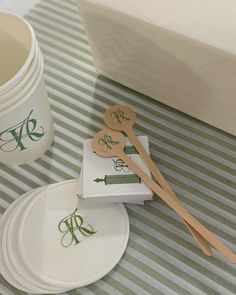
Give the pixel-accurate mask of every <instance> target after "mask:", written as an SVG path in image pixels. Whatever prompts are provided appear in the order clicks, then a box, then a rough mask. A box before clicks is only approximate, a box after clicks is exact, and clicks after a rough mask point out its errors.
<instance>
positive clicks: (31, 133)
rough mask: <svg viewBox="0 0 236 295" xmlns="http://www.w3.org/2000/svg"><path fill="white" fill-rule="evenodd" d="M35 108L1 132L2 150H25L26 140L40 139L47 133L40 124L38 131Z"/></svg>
mask: <svg viewBox="0 0 236 295" xmlns="http://www.w3.org/2000/svg"><path fill="white" fill-rule="evenodd" d="M32 113H33V110H31V111H30V113H29V115H28V116H27V117H26V118H25V119H24V120H23V121H21V122H19V123H17V124H16V125H14V126H12V127H10V128H8V129H6V130H4V131H2V132H1V133H0V150H1V151H2V152H14V151H16V150H19V151H23V150H25V149H27V148H28V147H27V146H26V144H25V142H24V140H25V139H29V140H31V141H38V140H40V138H41V137H42V136H43V135H44V134H45V133H46V131H45V130H44V128H43V126H39V128H38V129H39V130H38V131H36V128H37V121H36V119H33V118H32V116H31V115H32Z"/></svg>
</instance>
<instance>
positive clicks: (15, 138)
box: [0, 12, 54, 165]
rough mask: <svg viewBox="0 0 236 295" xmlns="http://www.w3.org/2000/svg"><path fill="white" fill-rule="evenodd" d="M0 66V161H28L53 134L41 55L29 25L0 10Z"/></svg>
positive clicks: (42, 148)
mask: <svg viewBox="0 0 236 295" xmlns="http://www.w3.org/2000/svg"><path fill="white" fill-rule="evenodd" d="M0 69H1V71H0V162H2V163H4V164H6V165H22V164H26V163H30V162H32V161H34V160H35V159H37V158H38V157H40V156H41V155H42V154H44V153H45V152H46V150H47V149H48V148H49V146H50V145H51V143H52V140H53V135H54V129H53V123H52V116H51V112H50V105H49V101H48V97H47V94H46V89H45V85H44V79H43V57H42V54H41V52H40V48H39V45H38V42H37V40H36V36H35V33H34V31H33V29H32V27H31V26H30V24H29V23H27V22H26V21H25V20H24V19H23V18H21V17H18V16H16V15H13V14H9V13H6V12H0Z"/></svg>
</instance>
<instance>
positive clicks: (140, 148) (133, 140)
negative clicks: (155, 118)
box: [125, 128, 212, 256]
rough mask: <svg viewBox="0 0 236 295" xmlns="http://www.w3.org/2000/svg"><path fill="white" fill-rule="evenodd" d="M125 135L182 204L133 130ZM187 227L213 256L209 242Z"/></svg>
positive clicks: (127, 130)
mask: <svg viewBox="0 0 236 295" xmlns="http://www.w3.org/2000/svg"><path fill="white" fill-rule="evenodd" d="M125 133H126V134H127V136H128V138H129V139H130V141H131V143H132V144H133V145H134V146H135V148H136V149H137V150H138V152H139V154H140V156H141V158H142V159H143V161H144V162H145V163H146V165H147V166H148V168H149V170H150V171H151V173H152V175H153V177H154V178H155V180H156V181H157V182H158V183H159V184H160V186H161V187H162V188H163V189H164V190H165V191H166V192H168V193H169V195H171V196H172V197H173V198H174V199H175V200H176V201H177V202H179V203H180V200H179V199H178V198H177V196H176V194H175V193H174V191H173V190H172V188H171V187H170V185H169V184H168V182H167V181H166V180H165V178H164V176H163V175H162V174H161V172H160V171H159V169H158V168H157V166H156V165H155V164H154V162H153V161H152V159H151V158H150V156H149V155H148V153H147V152H146V150H145V148H144V147H143V145H142V143H141V142H140V141H139V139H138V138H137V136H136V135H135V133H134V131H133V129H132V128H126V129H125ZM185 225H186V226H187V228H188V229H189V231H190V232H191V234H192V236H193V237H194V239H195V241H196V242H197V243H198V245H199V246H200V247H201V249H202V250H203V252H204V253H205V254H206V255H208V256H211V255H212V250H211V247H210V246H209V244H208V242H207V241H206V240H205V239H204V238H203V237H202V236H201V234H199V233H198V232H197V231H196V230H195V229H194V228H192V227H191V225H189V224H188V223H187V222H185Z"/></svg>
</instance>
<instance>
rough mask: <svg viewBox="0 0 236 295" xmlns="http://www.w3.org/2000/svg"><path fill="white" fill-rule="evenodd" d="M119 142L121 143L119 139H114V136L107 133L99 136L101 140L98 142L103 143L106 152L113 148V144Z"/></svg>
mask: <svg viewBox="0 0 236 295" xmlns="http://www.w3.org/2000/svg"><path fill="white" fill-rule="evenodd" d="M118 143H119V141H114V140H112V137H111V136H110V135H107V134H106V133H105V134H104V136H103V137H101V138H99V140H98V144H100V145H101V147H102V150H103V151H104V152H106V151H108V150H111V149H112V145H116V144H118Z"/></svg>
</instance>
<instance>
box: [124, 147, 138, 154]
mask: <svg viewBox="0 0 236 295" xmlns="http://www.w3.org/2000/svg"><path fill="white" fill-rule="evenodd" d="M124 152H125V153H126V155H135V154H137V155H138V154H139V152H138V151H137V150H136V147H135V146H133V145H126V146H125V147H124Z"/></svg>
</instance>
